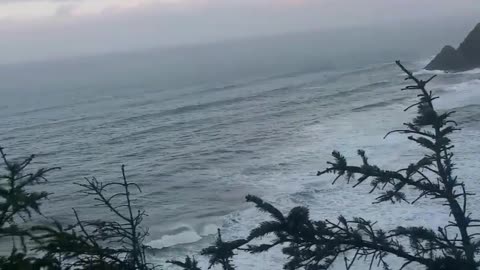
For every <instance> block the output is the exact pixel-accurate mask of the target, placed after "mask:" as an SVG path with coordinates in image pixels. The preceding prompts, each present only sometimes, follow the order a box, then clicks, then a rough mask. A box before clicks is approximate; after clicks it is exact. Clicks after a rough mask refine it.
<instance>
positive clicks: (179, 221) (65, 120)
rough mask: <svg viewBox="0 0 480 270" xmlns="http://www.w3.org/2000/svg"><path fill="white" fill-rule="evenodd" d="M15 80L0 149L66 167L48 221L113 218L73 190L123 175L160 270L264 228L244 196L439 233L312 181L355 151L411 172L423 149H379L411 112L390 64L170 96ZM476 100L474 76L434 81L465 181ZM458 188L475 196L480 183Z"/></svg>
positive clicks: (236, 81)
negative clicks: (456, 129)
mask: <svg viewBox="0 0 480 270" xmlns="http://www.w3.org/2000/svg"><path fill="white" fill-rule="evenodd" d="M425 61H426V60H425V59H423V60H422V61H418V60H416V61H406V62H405V65H407V66H408V67H410V68H412V69H413V70H415V71H416V72H418V74H419V76H426V77H427V76H429V75H431V74H432V73H431V72H426V71H423V70H422V67H423V66H424V64H425ZM92 68H95V67H92ZM197 68H198V69H201V67H197ZM22 69H23V67H22V66H19V67H15V68H13V69H12V68H8V69H7V68H4V69H2V72H0V74H1V75H0V76H3V78H7V79H8V80H6V81H7V82H8V81H12V83H10V84H9V83H6V84H4V85H3V86H2V85H0V89H1V90H0V93H1V98H0V115H1V118H0V145H1V146H2V147H5V149H6V151H7V152H8V153H9V154H10V155H11V156H13V157H18V156H26V155H29V154H31V153H34V154H36V155H37V158H36V160H35V161H36V162H35V166H60V167H62V170H61V171H57V172H54V173H51V175H50V177H49V182H48V183H46V184H42V185H41V186H39V187H38V188H39V189H45V190H48V191H49V192H51V193H52V195H51V196H50V200H49V201H48V202H47V203H46V204H45V208H44V214H45V215H46V216H48V217H53V218H56V219H58V220H61V221H63V222H69V221H72V208H76V209H77V210H78V211H79V212H80V214H81V215H82V216H84V217H85V218H88V219H94V218H98V219H106V218H108V217H109V214H108V213H106V212H105V210H103V209H101V208H99V207H94V206H93V205H94V202H93V201H92V198H89V197H86V196H85V195H84V194H82V193H80V192H79V189H80V188H79V187H78V186H76V185H75V184H74V183H78V182H82V181H83V178H84V177H93V176H95V177H97V179H98V180H101V181H112V180H120V179H121V171H120V166H121V165H122V164H125V165H126V171H127V176H128V179H129V180H130V181H132V182H135V183H137V184H138V185H139V186H140V187H141V188H142V191H143V192H142V193H141V194H140V195H139V196H138V197H137V199H136V200H135V205H136V206H137V207H139V208H143V209H145V210H146V211H147V213H148V214H149V216H148V217H147V218H146V219H145V226H146V227H149V228H150V236H149V237H148V239H147V240H148V243H149V244H150V245H151V246H152V252H151V256H153V258H154V259H156V260H158V262H160V263H161V262H162V261H165V259H167V258H170V257H180V256H182V255H183V254H195V253H196V252H198V250H199V249H200V248H201V247H204V246H205V245H207V244H208V243H209V241H211V240H212V239H213V237H214V234H215V233H216V229H217V228H222V230H223V231H224V235H225V237H227V238H235V237H245V236H246V235H247V234H248V230H249V229H251V228H253V227H254V225H255V224H256V223H257V222H260V221H262V220H264V219H265V218H266V217H264V216H262V215H260V214H259V213H258V212H256V210H254V209H252V208H251V206H250V205H248V204H246V203H245V202H244V197H245V195H247V194H255V195H258V196H261V197H263V198H265V199H266V200H269V201H271V202H273V203H275V204H276V205H278V206H279V207H280V208H281V209H283V210H285V211H287V210H288V209H289V208H291V207H293V206H296V205H307V206H309V207H310V208H311V210H312V215H313V216H314V217H317V218H324V217H329V218H332V217H335V216H338V215H340V214H343V215H345V216H353V215H357V214H358V213H362V215H363V216H365V217H367V218H372V219H378V218H379V217H381V222H380V224H383V225H385V226H394V225H398V223H399V222H401V223H402V224H403V223H404V224H409V223H412V222H413V223H416V224H418V223H421V224H425V225H426V226H433V227H435V226H437V224H442V223H444V222H445V220H446V218H447V214H448V212H446V211H444V210H443V209H441V207H435V208H434V209H435V210H432V205H433V204H434V202H430V201H426V202H421V203H419V204H418V205H416V206H409V205H402V206H396V207H395V208H393V209H390V208H388V207H385V206H375V207H372V205H371V201H372V200H373V196H368V195H365V192H364V191H365V190H363V189H362V187H360V188H359V189H358V190H357V189H355V190H352V189H351V188H350V187H348V186H347V185H346V184H339V185H336V186H332V185H330V183H331V180H332V179H329V178H328V177H325V178H318V177H316V176H315V174H316V171H317V170H320V169H322V168H324V166H325V162H326V161H327V160H328V159H329V154H330V153H331V151H332V150H334V149H338V150H341V151H342V152H344V153H345V155H346V156H347V157H354V156H355V153H356V149H358V148H363V149H366V150H367V152H368V153H370V155H371V156H372V159H371V160H372V162H376V163H378V164H379V165H385V166H390V167H392V168H396V167H398V166H399V164H403V163H405V164H407V162H409V161H412V159H415V154H416V153H418V149H417V148H416V147H415V146H414V145H410V144H408V145H406V144H405V142H406V140H404V139H403V138H402V137H397V136H392V137H391V138H389V139H388V140H383V139H382V138H383V135H385V133H386V132H388V131H389V130H390V129H393V128H398V127H400V125H401V124H402V123H403V122H405V121H407V120H408V118H409V117H411V113H408V112H407V113H405V112H403V109H404V108H405V107H406V106H407V105H408V104H410V103H411V102H412V101H413V100H414V98H415V96H414V95H412V94H411V93H406V92H402V91H400V88H401V87H402V86H403V85H404V81H403V77H402V74H401V72H400V71H399V70H398V68H397V67H396V66H395V64H394V63H393V62H392V61H389V60H387V59H385V60H382V61H379V60H375V61H371V62H370V63H362V64H361V65H352V67H351V68H349V67H337V68H332V67H331V68H326V67H325V68H316V69H310V70H308V69H306V70H301V71H299V72H290V73H283V74H279V73H277V74H266V75H265V74H261V75H255V76H243V75H242V76H240V75H239V76H237V77H236V76H233V75H232V76H228V77H227V76H225V77H223V78H220V77H218V76H214V75H215V73H212V75H211V76H210V77H208V79H206V80H203V81H202V80H196V81H195V83H188V81H186V82H185V83H184V84H177V85H175V84H171V85H168V84H157V81H161V80H162V78H156V77H155V76H153V77H152V76H150V77H145V80H139V79H138V76H136V78H135V79H132V77H133V76H134V75H132V74H129V72H128V69H125V70H124V72H118V73H114V74H113V75H112V74H110V73H109V74H110V75H109V76H111V77H110V78H105V77H103V78H102V80H96V78H97V77H95V74H96V73H95V74H94V73H93V72H92V73H91V74H90V73H89V72H88V71H86V72H85V73H78V72H77V73H76V72H73V71H72V72H70V73H69V72H68V70H67V71H65V70H62V69H60V68H57V69H52V70H57V72H58V74H57V73H55V72H52V71H49V70H47V71H45V70H43V69H42V68H37V71H38V74H37V75H38V76H34V75H32V74H31V73H29V75H28V76H25V77H22V76H18V74H19V73H18V71H22V72H24V73H20V74H26V71H23V70H22ZM42 72H43V73H42ZM62 72H65V73H62ZM149 72H150V73H149V74H154V73H155V72H154V71H152V70H149ZM46 73H48V76H47V77H48V78H47V77H46V75H45V74H46ZM11 74H17V77H15V78H14V79H12V78H10V77H9V76H11ZM72 74H73V75H72ZM85 74H86V75H85ZM218 74H221V69H220V70H219V71H218ZM137 75H138V74H137ZM12 76H13V75H12ZM129 76H130V77H129ZM172 76H173V75H172ZM175 76H176V75H175ZM219 76H220V75H219ZM164 78H168V76H167V77H164ZM170 79H171V80H172V81H175V80H174V79H173V78H170ZM89 81H96V82H97V83H88V82H89ZM139 81H141V82H142V83H139ZM14 82H20V83H17V84H16V83H14ZM114 82H115V83H114ZM192 82H193V80H192ZM18 85H19V86H18ZM479 88H480V70H474V71H470V72H464V73H455V74H447V73H438V78H437V79H436V80H435V81H434V82H433V83H432V89H433V90H435V91H436V93H438V94H439V95H440V96H441V99H440V100H439V101H438V106H439V107H440V109H442V110H443V109H455V110H457V111H458V113H457V115H456V117H455V119H456V120H457V121H458V122H459V123H460V125H461V126H462V128H463V131H462V132H461V133H459V134H458V135H457V136H456V137H455V139H456V142H457V148H456V149H457V151H458V153H459V154H458V161H457V164H458V165H459V167H461V168H463V170H461V172H460V173H459V174H460V176H462V175H463V174H465V175H469V173H471V172H473V171H475V170H477V169H478V167H479V164H480V163H479V161H478V155H477V153H478V151H479V150H480V141H479V140H478V135H480V121H479V119H480V118H479V117H480V92H478V91H479ZM470 175H471V174H470ZM474 180H475V181H474ZM466 181H467V185H468V184H471V185H470V186H471V187H472V189H473V190H474V191H475V190H479V189H480V185H479V184H478V180H476V179H466ZM366 188H368V187H366ZM200 260H202V259H201V258H200ZM283 260H284V259H283V258H282V256H281V255H280V252H278V251H277V252H272V253H271V254H268V255H264V256H260V257H258V258H251V257H248V256H247V255H245V254H239V257H238V261H237V265H238V266H239V269H275V268H278V267H279V265H281V263H282V261H283ZM202 263H204V261H203V260H202ZM278 269H280V268H278Z"/></svg>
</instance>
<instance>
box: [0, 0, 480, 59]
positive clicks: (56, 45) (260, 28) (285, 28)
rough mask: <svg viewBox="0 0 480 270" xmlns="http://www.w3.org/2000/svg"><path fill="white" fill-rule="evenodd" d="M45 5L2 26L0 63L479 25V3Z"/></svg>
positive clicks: (273, 0) (216, 0)
mask: <svg viewBox="0 0 480 270" xmlns="http://www.w3.org/2000/svg"><path fill="white" fill-rule="evenodd" d="M25 1H27V0H15V1H13V0H7V2H25ZM50 1H51V2H62V3H66V4H67V5H65V6H62V7H61V8H59V9H58V10H57V11H56V15H57V16H56V17H53V18H47V19H43V20H35V21H33V22H28V21H24V22H19V23H2V24H0V35H2V42H0V62H11V61H19V60H28V59H45V58H55V57H69V56H74V55H80V54H91V53H105V52H115V51H129V50H138V49H143V48H151V47H167V46H178V45H181V44H192V43H204V42H212V41H218V40H226V39H234V38H243V37H249V36H264V35H276V34H281V33H288V32H298V31H311V30H329V29H341V28H362V27H372V28H378V27H392V28H402V27H414V24H413V23H410V24H406V22H419V23H424V22H427V23H428V22H430V23H431V24H430V25H438V27H442V24H452V23H462V24H464V25H468V24H470V23H472V21H474V20H476V18H480V16H479V15H480V5H478V0H459V1H455V2H454V1H447V0H402V1H400V0H391V1H385V0H363V1H358V0H315V1H313V0H303V1H294V0H256V1H254V0H243V1H240V0H196V1H194V0H186V1H191V3H195V7H194V8H185V7H183V6H182V7H166V6H165V5H162V4H159V3H151V4H149V5H144V6H141V7H138V8H135V9H131V10H125V11H122V12H103V13H101V14H98V15H91V16H82V17H72V16H70V15H71V14H72V11H73V10H74V8H75V6H71V5H69V4H74V3H79V2H82V1H84V0H50ZM99 1H101V0H99ZM1 3H6V2H5V1H0V7H1ZM403 25H405V26H403ZM466 27H468V26H466ZM412 30H414V29H412Z"/></svg>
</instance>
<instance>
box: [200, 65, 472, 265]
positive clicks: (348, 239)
mask: <svg viewBox="0 0 480 270" xmlns="http://www.w3.org/2000/svg"><path fill="white" fill-rule="evenodd" d="M396 63H397V65H398V66H399V67H400V68H401V69H402V71H403V72H405V74H406V76H407V77H406V80H407V81H410V82H412V85H409V86H407V87H405V88H404V89H402V90H408V91H415V93H416V95H417V96H418V101H417V102H415V103H414V104H412V105H411V106H409V107H408V108H406V109H405V110H409V109H411V108H417V115H416V117H415V118H414V119H413V121H412V122H409V123H405V124H404V128H402V129H398V130H394V131H392V132H389V133H388V134H387V136H388V135H389V134H392V133H400V134H405V135H408V139H409V140H410V141H412V142H415V143H417V144H418V145H419V146H420V147H421V148H423V149H424V150H425V154H424V155H423V156H421V157H420V158H419V159H418V161H416V162H414V163H412V164H409V165H408V166H406V167H404V168H400V169H398V170H394V171H391V170H386V169H382V168H380V167H378V166H376V165H374V164H371V163H370V162H369V160H368V157H367V155H366V153H365V151H363V150H359V151H358V155H359V157H360V160H361V163H360V165H350V163H349V162H348V161H347V159H346V158H345V157H344V156H343V155H342V154H340V153H339V152H337V151H334V152H333V154H332V155H333V161H332V162H328V167H327V168H326V169H325V170H322V171H319V172H318V175H319V176H321V175H325V174H335V175H336V178H335V180H334V181H333V183H335V182H336V181H337V180H338V179H340V178H341V177H344V178H345V179H346V181H347V183H353V186H354V187H357V186H359V185H361V184H364V183H369V184H370V185H371V190H370V193H373V192H375V191H380V192H381V194H380V196H378V197H376V199H375V202H374V203H384V202H392V203H396V202H404V203H412V204H414V203H416V202H417V201H418V200H420V199H422V198H429V199H434V200H440V201H442V202H443V203H444V205H445V206H446V207H448V208H449V210H450V214H451V217H452V219H451V220H450V221H448V222H447V223H446V224H445V226H443V227H439V228H437V229H436V230H432V229H429V228H425V227H421V226H418V227H415V226H412V227H401V226H399V227H397V228H394V229H392V230H385V229H381V228H377V226H376V223H375V222H373V221H369V220H365V219H364V218H361V217H354V218H349V219H347V218H345V217H343V216H340V217H339V218H338V219H337V220H312V219H311V217H310V216H309V211H308V209H307V208H305V207H295V208H293V209H292V210H291V211H290V212H289V213H288V214H287V215H284V214H282V212H281V211H280V210H278V209H277V208H275V207H274V206H273V205H271V204H269V203H267V202H264V201H263V200H261V199H260V198H258V197H255V196H247V201H248V202H251V203H253V204H255V206H256V207H257V208H258V209H259V210H261V211H262V212H265V213H268V214H269V215H270V216H271V217H272V220H270V221H265V222H263V223H261V224H260V225H259V226H258V227H256V228H254V229H253V230H252V231H251V232H250V235H249V236H248V237H247V238H246V239H245V240H237V241H234V242H236V243H245V244H243V245H240V246H238V247H237V248H235V249H236V250H246V251H248V252H250V253H252V254H257V253H261V252H266V251H269V250H270V249H271V248H273V247H275V246H281V247H282V248H283V249H282V251H283V253H284V254H285V255H286V256H287V257H288V262H287V263H286V264H285V265H284V269H289V270H293V269H307V270H319V269H329V268H330V267H331V266H332V265H333V263H334V262H336V261H337V260H338V259H339V257H343V258H344V264H345V268H346V269H347V270H348V269H352V267H354V266H355V265H356V264H355V263H356V262H358V261H359V260H367V261H369V264H370V268H372V267H373V266H381V267H383V268H384V269H391V266H390V265H389V263H388V262H387V260H386V258H387V257H388V256H395V257H398V258H400V259H402V260H403V264H402V265H400V266H398V269H400V270H401V269H404V268H405V267H406V266H408V265H412V266H413V267H415V269H417V268H419V267H420V268H422V269H428V270H474V269H477V268H478V266H479V262H478V260H476V258H475V255H476V254H477V253H478V252H479V247H480V241H479V240H478V238H477V237H476V236H477V235H478V234H477V233H474V232H472V228H474V227H477V226H480V220H477V219H473V218H472V217H471V214H470V212H469V210H468V203H467V199H468V197H469V196H471V195H473V194H471V193H468V192H467V191H466V187H465V184H464V182H462V181H460V180H459V179H458V178H457V176H455V175H454V171H455V163H454V161H453V157H454V155H453V153H452V149H453V147H454V146H453V144H452V142H451V140H450V136H451V135H452V133H453V132H455V131H457V130H459V129H458V128H457V124H456V122H455V121H453V120H450V116H451V115H452V114H453V113H454V112H438V111H437V110H436V109H435V107H434V103H433V101H434V100H435V99H437V98H438V97H436V96H434V95H433V93H432V92H431V91H428V90H427V89H426V85H427V84H428V83H429V82H430V81H431V80H432V79H433V78H434V77H435V76H432V77H431V78H429V79H428V80H425V81H424V80H421V79H419V78H417V77H415V76H414V75H413V74H412V72H410V71H409V70H407V69H406V68H405V67H404V66H403V65H402V64H401V63H400V62H399V61H397V62H396ZM407 189H408V190H416V191H418V193H417V194H418V196H415V197H414V198H410V196H409V195H410V194H411V193H414V192H408V193H410V194H407V192H406V190H407ZM267 235H272V236H273V240H270V241H268V242H266V243H262V239H263V237H264V236H267ZM269 239H271V238H269ZM254 240H255V242H256V243H257V244H251V242H252V241H254ZM258 243H260V244H258ZM214 248H217V249H214ZM209 249H211V250H215V253H214V252H209V253H205V252H204V253H203V254H204V255H208V256H210V258H211V259H210V261H211V262H217V261H219V260H218V259H217V257H218V255H216V254H228V255H229V256H228V257H227V258H228V263H229V265H230V266H229V267H232V266H231V258H232V256H233V252H234V250H235V249H233V250H232V249H231V247H226V246H222V245H219V244H218V241H217V243H216V244H215V245H214V246H212V247H210V248H209ZM219 264H220V265H222V264H221V263H219ZM422 266H423V267H422ZM223 268H224V269H231V268H225V267H223Z"/></svg>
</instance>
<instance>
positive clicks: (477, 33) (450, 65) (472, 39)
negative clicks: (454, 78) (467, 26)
mask: <svg viewBox="0 0 480 270" xmlns="http://www.w3.org/2000/svg"><path fill="white" fill-rule="evenodd" d="M478 67H480V23H479V24H477V26H476V27H475V28H474V29H473V30H472V31H471V32H470V34H468V36H467V37H466V38H465V40H464V41H463V42H462V44H460V46H459V47H458V49H455V48H453V47H452V46H445V47H443V49H442V51H441V52H440V53H439V54H438V55H437V56H435V58H434V59H433V60H432V61H431V62H430V63H429V64H428V65H427V66H426V67H425V69H427V70H445V71H465V70H469V69H474V68H478Z"/></svg>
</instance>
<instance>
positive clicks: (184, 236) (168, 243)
mask: <svg viewBox="0 0 480 270" xmlns="http://www.w3.org/2000/svg"><path fill="white" fill-rule="evenodd" d="M217 229H218V226H217V225H215V224H206V225H204V226H202V227H201V228H200V230H198V232H197V231H196V230H195V229H194V228H192V227H191V226H188V225H181V226H179V227H178V230H181V231H180V232H177V233H173V234H166V235H163V236H162V237H160V239H156V240H152V241H150V242H148V243H147V244H146V245H147V246H149V247H151V248H154V249H164V248H169V247H174V246H178V245H185V244H192V243H195V242H198V241H200V240H201V239H202V238H203V237H206V236H209V235H212V234H215V233H216V232H217ZM178 230H177V231H178Z"/></svg>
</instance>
